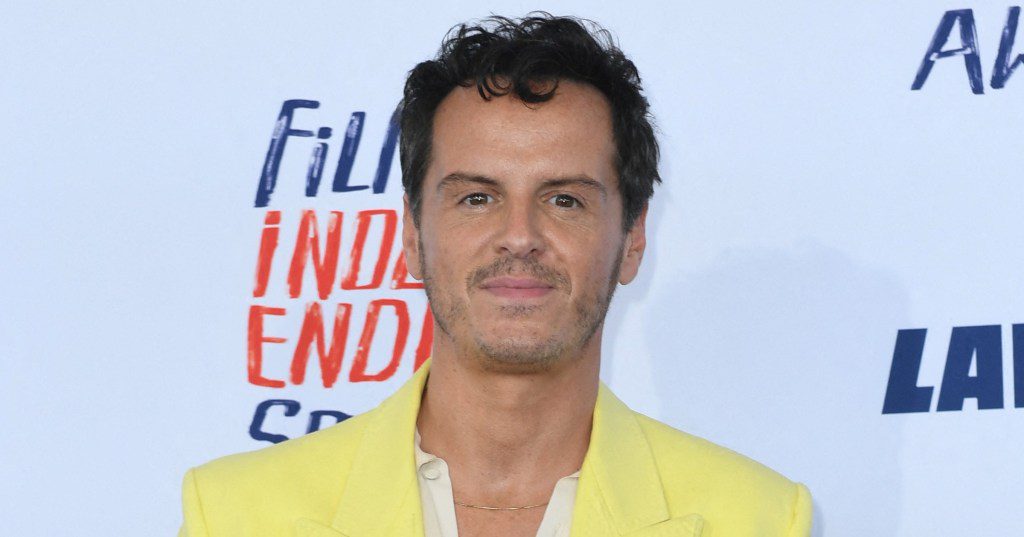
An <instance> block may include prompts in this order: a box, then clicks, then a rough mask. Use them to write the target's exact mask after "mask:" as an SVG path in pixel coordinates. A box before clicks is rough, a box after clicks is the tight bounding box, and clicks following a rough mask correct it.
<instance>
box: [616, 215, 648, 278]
mask: <svg viewBox="0 0 1024 537" xmlns="http://www.w3.org/2000/svg"><path fill="white" fill-rule="evenodd" d="M646 226H647V204H646V203H645V204H644V208H643V209H642V210H641V211H640V214H639V215H638V216H637V217H636V220H635V221H634V222H633V227H631V228H630V229H629V231H628V232H627V233H626V239H625V241H624V243H623V253H622V261H621V262H620V263H619V283H621V284H622V285H626V284H628V283H629V282H631V281H633V278H636V274H637V272H639V271H640V260H641V259H643V257H644V249H645V248H646V247H647V230H646Z"/></svg>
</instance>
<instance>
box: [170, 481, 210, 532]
mask: <svg viewBox="0 0 1024 537" xmlns="http://www.w3.org/2000/svg"><path fill="white" fill-rule="evenodd" d="M181 507H182V515H183V516H184V520H183V521H182V524H181V529H179V530H178V537H209V535H210V534H209V533H208V532H207V531H206V520H205V519H204V517H203V505H202V503H201V501H200V499H199V487H198V485H196V471H195V468H193V469H191V470H189V471H188V472H187V473H186V474H185V479H184V482H182V484H181Z"/></svg>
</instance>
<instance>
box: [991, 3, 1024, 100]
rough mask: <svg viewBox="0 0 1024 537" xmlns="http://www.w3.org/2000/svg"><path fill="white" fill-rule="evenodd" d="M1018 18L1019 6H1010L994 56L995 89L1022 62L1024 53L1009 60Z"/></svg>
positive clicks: (1003, 83) (1003, 84) (1002, 84)
mask: <svg viewBox="0 0 1024 537" xmlns="http://www.w3.org/2000/svg"><path fill="white" fill-rule="evenodd" d="M1018 19H1020V8H1019V7H1016V6H1014V7H1011V8H1010V13H1009V14H1008V15H1007V16H1006V26H1004V27H1003V38H1002V39H1000V40H999V55H998V56H996V65H995V67H993V68H992V87H993V88H995V89H999V88H1002V87H1003V86H1005V85H1006V79H1008V78H1010V75H1012V74H1013V70H1014V69H1016V68H1017V66H1018V65H1020V64H1022V63H1024V54H1018V55H1017V57H1016V58H1014V59H1013V62H1012V63H1011V62H1010V54H1011V53H1012V52H1013V40H1014V38H1015V37H1016V36H1017V21H1018Z"/></svg>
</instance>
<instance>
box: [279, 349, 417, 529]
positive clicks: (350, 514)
mask: <svg viewBox="0 0 1024 537" xmlns="http://www.w3.org/2000/svg"><path fill="white" fill-rule="evenodd" d="M429 368H430V360H429V359H428V360H427V361H425V362H424V363H423V364H422V365H421V366H420V368H419V369H418V370H417V371H416V373H414V374H413V376H412V378H410V379H409V380H408V381H406V383H405V384H404V385H402V387H401V388H399V390H398V391H396V392H395V393H394V394H392V395H391V396H390V397H388V398H387V399H385V400H384V401H383V402H382V403H381V404H380V405H379V406H378V407H377V408H375V409H374V410H372V411H370V414H369V415H367V416H366V418H367V420H368V421H367V424H366V429H365V430H364V433H363V438H362V440H361V441H360V444H359V447H358V448H357V450H356V454H355V457H354V458H353V460H352V470H351V471H350V473H349V476H348V481H347V482H346V483H345V491H344V492H343V493H342V498H341V502H340V504H339V505H338V510H337V512H336V514H335V516H334V519H333V521H332V522H331V525H330V526H325V525H324V524H322V523H319V522H314V521H311V520H299V521H297V522H296V526H295V529H296V532H297V534H298V535H299V536H300V537H341V536H344V537H377V536H395V537H399V536H400V537H423V509H422V506H421V503H420V496H419V486H418V484H417V481H416V464H415V455H414V453H413V443H414V434H415V430H416V416H417V415H418V414H419V408H420V399H421V396H422V394H423V387H424V385H425V384H426V379H427V372H428V371H429Z"/></svg>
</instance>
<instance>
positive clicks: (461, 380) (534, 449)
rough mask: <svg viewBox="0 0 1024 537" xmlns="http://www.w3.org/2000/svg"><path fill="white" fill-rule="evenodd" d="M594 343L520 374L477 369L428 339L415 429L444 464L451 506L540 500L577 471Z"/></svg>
mask: <svg viewBox="0 0 1024 537" xmlns="http://www.w3.org/2000/svg"><path fill="white" fill-rule="evenodd" d="M439 333H443V332H440V331H435V334H439ZM600 341H601V331H600V330H598V331H597V333H595V334H594V337H592V338H591V340H590V342H588V344H587V345H586V346H585V347H584V348H583V349H581V352H580V353H579V354H578V355H577V356H573V357H566V359H563V360H560V361H559V363H557V364H555V365H553V366H552V367H551V368H550V369H548V370H545V371H542V372H532V373H528V374H523V373H506V372H496V371H495V370H494V368H488V367H482V366H481V360H480V358H479V357H477V356H466V355H464V354H462V353H459V352H457V351H456V349H457V347H456V346H455V345H453V344H452V342H450V341H447V338H444V337H441V338H436V339H435V341H434V348H433V351H434V353H433V354H432V358H431V366H430V373H429V376H428V377H427V384H426V387H425V392H424V395H423V400H422V403H421V406H420V412H419V416H418V418H417V427H418V429H419V432H420V436H421V447H422V448H423V450H424V451H427V452H430V453H433V454H435V455H437V456H438V457H440V458H442V459H444V460H445V462H446V463H447V464H448V467H449V470H450V473H451V477H452V486H453V490H454V492H455V498H456V500H460V501H476V502H493V505H512V504H526V503H530V502H532V501H534V500H537V499H538V498H540V499H541V500H542V501H545V500H547V496H549V495H550V493H551V489H552V488H553V487H554V484H555V482H557V481H558V479H560V478H562V477H565V476H567V475H569V474H572V473H573V472H575V471H577V470H579V469H580V466H581V465H582V464H583V457H584V456H585V455H586V452H587V447H588V446H589V445H590V429H591V423H592V420H593V411H594V404H595V403H596V401H597V390H598V374H599V370H600Z"/></svg>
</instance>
